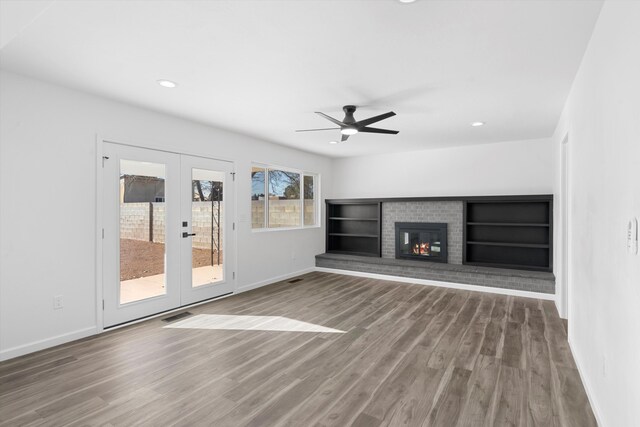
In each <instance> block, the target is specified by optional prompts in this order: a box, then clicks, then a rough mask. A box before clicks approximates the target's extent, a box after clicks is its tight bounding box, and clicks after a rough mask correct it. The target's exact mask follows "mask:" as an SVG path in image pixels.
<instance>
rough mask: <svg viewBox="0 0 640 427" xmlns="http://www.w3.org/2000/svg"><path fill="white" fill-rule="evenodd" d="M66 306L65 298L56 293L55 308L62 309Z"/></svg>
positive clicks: (54, 298)
mask: <svg viewBox="0 0 640 427" xmlns="http://www.w3.org/2000/svg"><path fill="white" fill-rule="evenodd" d="M62 307H64V300H63V299H62V295H56V296H55V297H53V309H54V310H60V309H61V308H62Z"/></svg>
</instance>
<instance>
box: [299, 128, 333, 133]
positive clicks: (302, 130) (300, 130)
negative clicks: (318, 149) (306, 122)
mask: <svg viewBox="0 0 640 427" xmlns="http://www.w3.org/2000/svg"><path fill="white" fill-rule="evenodd" d="M337 129H340V128H322V129H299V130H296V132H315V131H319V130H337Z"/></svg>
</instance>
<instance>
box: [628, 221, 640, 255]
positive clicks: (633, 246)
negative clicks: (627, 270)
mask: <svg viewBox="0 0 640 427" xmlns="http://www.w3.org/2000/svg"><path fill="white" fill-rule="evenodd" d="M627 251H628V252H629V253H631V254H632V255H637V254H638V218H631V219H630V220H629V223H628V224H627Z"/></svg>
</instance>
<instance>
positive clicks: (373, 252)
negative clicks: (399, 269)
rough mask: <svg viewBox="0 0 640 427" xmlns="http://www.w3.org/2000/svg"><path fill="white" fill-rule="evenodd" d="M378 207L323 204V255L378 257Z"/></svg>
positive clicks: (379, 230)
mask: <svg viewBox="0 0 640 427" xmlns="http://www.w3.org/2000/svg"><path fill="white" fill-rule="evenodd" d="M380 212H381V204H380V203H373V202H363V201H355V202H354V201H348V202H340V201H332V202H327V252H328V253H338V254H351V255H366V256H377V257H379V256H380V250H381V242H380V235H381V228H380V227H381V221H380Z"/></svg>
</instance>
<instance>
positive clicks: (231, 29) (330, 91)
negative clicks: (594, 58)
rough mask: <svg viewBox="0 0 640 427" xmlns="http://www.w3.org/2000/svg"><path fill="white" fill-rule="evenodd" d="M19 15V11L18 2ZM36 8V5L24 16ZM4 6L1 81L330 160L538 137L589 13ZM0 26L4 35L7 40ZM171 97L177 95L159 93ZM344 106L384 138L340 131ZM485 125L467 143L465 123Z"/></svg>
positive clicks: (249, 5) (462, 6)
mask: <svg viewBox="0 0 640 427" xmlns="http://www.w3.org/2000/svg"><path fill="white" fill-rule="evenodd" d="M20 3H23V4H24V3H27V4H30V3H31V2H24V1H23V2H20ZM35 3H38V4H35ZM17 4H18V3H17V2H14V1H10V0H9V1H8V0H2V2H0V6H1V7H2V10H1V11H2V14H3V19H2V24H3V25H2V26H3V27H4V29H3V31H2V33H1V34H0V36H1V39H0V42H1V43H2V44H1V46H3V47H2V50H1V51H0V66H1V67H2V68H5V69H8V70H11V71H15V72H19V73H23V74H27V75H31V76H34V77H37V78H42V79H45V80H49V81H53V82H57V83H61V84H64V85H67V86H71V87H75V88H78V89H81V90H86V91H90V92H93V93H97V94H100V95H104V96H107V97H110V98H114V99H118V100H121V101H124V102H128V103H132V104H136V105H140V106H144V107H147V108H152V109H155V110H159V111H163V112H167V113H171V114H174V115H177V116H181V117H186V118H190V119H193V120H196V121H200V122H204V123H207V124H211V125H214V126H217V127H221V128H226V129H230V130H234V131H237V132H240V133H244V134H248V135H253V136H257V137H259V138H262V139H266V140H269V141H272V142H276V143H279V144H285V145H289V146H293V147H296V148H299V149H302V150H307V151H312V152H317V153H322V154H325V155H329V156H336V157H337V156H353V155H362V154H370V153H384V152H390V151H406V150H416V149H423V148H435V147H448V146H459V145H468V144H481V143H488V142H498V141H510V140H524V139H535V138H542V137H548V136H550V135H551V134H552V133H553V131H554V128H555V126H556V123H557V121H558V118H559V115H560V112H561V110H562V107H563V104H564V100H565V98H566V96H567V94H568V91H569V89H570V86H571V83H572V81H573V77H574V75H575V73H576V70H577V68H578V65H579V63H580V60H581V58H582V55H583V53H584V50H585V47H586V45H587V42H588V40H589V38H590V35H591V32H592V30H593V26H594V24H595V21H596V19H597V16H598V13H599V11H600V7H601V2H600V1H575V0H568V1H564V0H549V1H545V0H535V1H534V0H530V1H516V0H512V1H503V0H498V1H488V0H471V1H426V0H418V1H416V2H415V3H412V4H402V3H400V2H398V1H396V0H333V1H332V0H324V1H311V0H307V1H303V0H298V1H279V0H259V1H250V0H244V1H223V0H220V1H184V0H182V1H53V2H51V1H40V2H34V3H33V4H32V5H31V6H30V7H25V6H17ZM7 23H12V25H11V27H10V28H8V26H7ZM162 78H165V79H170V80H174V81H176V82H178V84H179V87H178V88H176V89H165V88H162V87H160V86H158V85H157V83H156V80H157V79H162ZM345 104H355V105H358V106H361V109H359V110H358V111H357V112H356V114H355V116H356V119H363V118H366V117H369V116H372V115H376V114H380V113H383V112H386V111H389V110H393V111H395V112H396V113H397V114H398V115H397V116H396V117H392V118H390V119H388V120H385V121H383V122H380V123H378V124H376V125H375V126H377V127H383V128H389V129H397V130H399V131H400V133H399V134H398V135H396V136H393V135H372V134H358V135H355V136H353V137H351V138H350V139H349V141H348V142H347V143H344V144H338V145H329V144H328V143H327V142H328V141H329V140H332V139H334V140H335V139H337V138H339V134H338V131H329V132H314V133H294V130H295V129H304V128H322V127H331V123H329V122H328V121H326V120H324V119H322V118H321V117H319V116H317V115H315V114H314V113H313V112H314V111H323V112H325V113H327V114H329V115H332V116H334V117H337V118H339V119H342V117H343V113H342V111H341V107H342V106H343V105H345ZM477 120H480V121H485V122H486V123H487V124H486V126H484V127H479V128H472V127H470V126H469V123H470V122H472V121H477Z"/></svg>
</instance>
